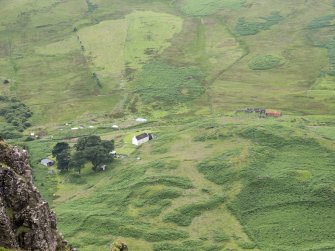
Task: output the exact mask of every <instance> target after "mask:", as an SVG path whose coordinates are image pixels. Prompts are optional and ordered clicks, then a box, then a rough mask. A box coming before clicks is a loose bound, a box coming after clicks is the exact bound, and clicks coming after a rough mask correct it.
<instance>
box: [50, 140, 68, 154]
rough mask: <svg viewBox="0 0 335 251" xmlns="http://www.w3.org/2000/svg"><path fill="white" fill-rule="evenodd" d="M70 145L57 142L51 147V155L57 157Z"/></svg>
mask: <svg viewBox="0 0 335 251" xmlns="http://www.w3.org/2000/svg"><path fill="white" fill-rule="evenodd" d="M69 149H70V146H69V144H68V143H66V142H59V143H57V144H56V145H55V146H54V148H53V149H52V156H54V157H57V155H58V154H60V153H61V152H62V151H64V150H69Z"/></svg>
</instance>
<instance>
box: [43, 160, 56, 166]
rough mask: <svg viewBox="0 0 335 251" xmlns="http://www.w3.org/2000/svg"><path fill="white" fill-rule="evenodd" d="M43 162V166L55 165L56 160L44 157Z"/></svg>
mask: <svg viewBox="0 0 335 251" xmlns="http://www.w3.org/2000/svg"><path fill="white" fill-rule="evenodd" d="M41 164H42V165H43V166H53V165H54V164H55V162H54V161H52V160H50V159H42V160H41Z"/></svg>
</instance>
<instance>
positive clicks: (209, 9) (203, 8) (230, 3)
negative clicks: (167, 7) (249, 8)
mask: <svg viewBox="0 0 335 251" xmlns="http://www.w3.org/2000/svg"><path fill="white" fill-rule="evenodd" d="M245 2H246V1H245V0H237V1H234V0H223V1H218V0H198V1H196V2H194V1H192V0H186V1H183V2H182V4H181V7H180V9H181V11H182V12H183V13H184V14H185V15H187V16H207V15H210V14H214V13H216V12H218V11H220V10H221V9H225V8H228V9H238V8H240V7H241V6H242V5H243V4H244V3H245Z"/></svg>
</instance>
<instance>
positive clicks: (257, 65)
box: [248, 55, 282, 70]
mask: <svg viewBox="0 0 335 251" xmlns="http://www.w3.org/2000/svg"><path fill="white" fill-rule="evenodd" d="M281 63H282V60H281V58H279V57H275V56H272V55H259V56H256V57H253V58H252V59H251V60H250V61H249V64H248V66H249V68H250V69H252V70H269V69H273V68H276V67H278V66H279V65H281Z"/></svg>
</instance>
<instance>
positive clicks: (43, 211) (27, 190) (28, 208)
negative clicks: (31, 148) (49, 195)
mask: <svg viewBox="0 0 335 251" xmlns="http://www.w3.org/2000/svg"><path fill="white" fill-rule="evenodd" d="M0 247H6V248H13V249H17V250H20V249H23V250H36V251H37V250H43V251H54V250H68V247H67V243H66V241H64V240H63V238H62V236H61V235H59V234H58V232H57V228H56V216H55V214H54V213H53V212H52V211H51V210H50V208H49V205H48V203H47V202H46V201H44V200H43V199H42V197H41V195H40V193H39V192H38V190H37V188H36V187H35V186H34V184H33V180H32V174H31V168H30V166H29V158H28V152H27V151H26V150H22V149H19V148H18V147H11V146H9V145H7V144H6V143H5V142H4V141H2V140H1V139H0Z"/></svg>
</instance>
